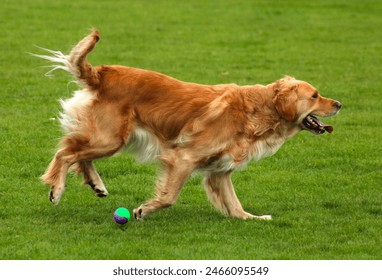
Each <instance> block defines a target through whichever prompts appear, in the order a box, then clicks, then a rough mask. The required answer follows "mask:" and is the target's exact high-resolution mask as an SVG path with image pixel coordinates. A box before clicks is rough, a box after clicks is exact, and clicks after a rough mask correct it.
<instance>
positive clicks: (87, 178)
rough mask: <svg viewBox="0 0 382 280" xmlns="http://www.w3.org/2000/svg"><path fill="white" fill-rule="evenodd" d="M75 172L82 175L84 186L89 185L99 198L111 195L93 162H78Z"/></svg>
mask: <svg viewBox="0 0 382 280" xmlns="http://www.w3.org/2000/svg"><path fill="white" fill-rule="evenodd" d="M75 171H76V172H77V173H82V175H83V177H84V182H83V184H87V185H89V186H90V187H91V189H92V190H93V191H94V193H95V194H96V195H97V196H98V197H105V196H107V195H108V194H109V193H108V191H107V189H106V187H105V185H104V183H103V182H102V179H101V177H100V176H99V174H98V172H97V170H96V169H95V167H94V165H93V162H92V161H90V160H88V161H86V160H83V161H80V162H78V163H77V164H76V168H75Z"/></svg>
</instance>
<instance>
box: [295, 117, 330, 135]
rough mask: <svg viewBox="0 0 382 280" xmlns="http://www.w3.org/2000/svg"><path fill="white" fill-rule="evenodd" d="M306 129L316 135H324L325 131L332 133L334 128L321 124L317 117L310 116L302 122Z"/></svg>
mask: <svg viewBox="0 0 382 280" xmlns="http://www.w3.org/2000/svg"><path fill="white" fill-rule="evenodd" d="M302 124H303V125H304V128H305V129H307V130H309V131H310V132H313V133H315V134H323V133H325V131H327V132H329V133H332V132H333V126H331V125H328V124H326V123H323V122H321V121H320V120H319V119H318V118H317V117H315V116H313V115H308V116H307V117H306V118H304V119H303V120H302Z"/></svg>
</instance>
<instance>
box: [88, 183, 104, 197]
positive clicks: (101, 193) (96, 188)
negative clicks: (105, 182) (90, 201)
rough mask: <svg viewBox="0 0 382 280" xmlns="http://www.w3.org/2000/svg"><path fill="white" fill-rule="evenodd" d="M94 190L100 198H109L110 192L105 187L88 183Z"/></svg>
mask: <svg viewBox="0 0 382 280" xmlns="http://www.w3.org/2000/svg"><path fill="white" fill-rule="evenodd" d="M87 184H88V185H89V186H90V187H91V188H92V190H93V192H94V193H95V195H96V196H98V197H105V196H108V194H109V192H108V191H107V189H106V188H105V187H104V186H98V185H96V184H94V183H93V182H88V183H87Z"/></svg>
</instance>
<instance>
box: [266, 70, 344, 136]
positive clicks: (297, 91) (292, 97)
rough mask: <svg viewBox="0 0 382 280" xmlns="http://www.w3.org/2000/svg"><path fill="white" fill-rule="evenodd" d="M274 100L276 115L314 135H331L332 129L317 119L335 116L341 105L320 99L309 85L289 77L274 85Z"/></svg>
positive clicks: (330, 100) (333, 101)
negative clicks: (326, 133)
mask: <svg viewBox="0 0 382 280" xmlns="http://www.w3.org/2000/svg"><path fill="white" fill-rule="evenodd" d="M274 94H275V95H274V98H273V103H274V105H275V108H276V111H277V113H278V114H279V115H280V116H281V118H283V119H284V120H286V121H287V122H291V123H294V124H296V125H298V126H299V127H300V128H301V129H305V130H309V131H310V132H312V133H315V134H323V133H325V131H327V132H329V133H331V132H332V131H333V127H332V126H331V125H327V124H325V123H323V122H321V121H320V120H319V119H318V118H317V116H319V117H329V116H333V115H335V114H337V112H338V111H339V110H340V108H341V103H340V102H338V101H336V100H333V99H330V98H325V97H322V96H321V95H320V94H319V92H318V91H317V90H316V89H315V88H314V87H313V86H312V85H310V84H308V83H307V82H304V81H299V80H296V79H294V78H291V77H285V78H283V79H281V80H279V81H277V82H276V83H275V84H274Z"/></svg>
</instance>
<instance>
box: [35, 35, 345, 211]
mask: <svg viewBox="0 0 382 280" xmlns="http://www.w3.org/2000/svg"><path fill="white" fill-rule="evenodd" d="M98 40H99V33H98V31H97V30H93V31H92V32H91V34H89V35H88V36H87V37H85V38H84V39H83V40H82V41H80V42H79V43H78V44H77V46H75V47H74V48H73V49H72V51H71V53H70V54H69V55H67V56H66V55H63V54H62V53H61V52H53V51H50V52H51V53H52V54H53V56H39V57H42V58H44V59H48V60H50V61H54V62H56V63H59V64H58V65H55V66H54V68H53V69H52V71H53V70H55V69H64V70H66V71H68V72H70V73H72V74H73V75H74V76H75V77H76V79H77V81H78V82H79V84H80V85H81V89H80V90H79V91H77V92H76V93H75V94H74V96H73V98H72V99H69V100H67V101H62V102H61V103H62V107H63V112H62V114H61V124H62V126H63V129H64V131H65V133H66V134H65V136H64V137H63V139H62V141H61V148H60V149H59V150H58V151H57V153H56V155H55V156H54V158H53V160H52V162H51V163H50V165H49V167H48V169H47V170H46V172H45V174H44V175H43V176H42V180H43V182H44V183H46V184H48V185H50V186H51V192H50V200H51V201H52V202H53V203H55V204H57V203H58V202H59V200H60V198H61V196H62V194H63V192H64V186H65V178H66V174H67V172H68V169H69V167H71V166H72V167H73V168H74V169H75V170H76V171H77V172H79V173H82V174H83V177H84V182H85V183H87V184H89V185H90V186H91V187H92V189H93V190H94V191H95V193H96V194H97V195H98V196H105V195H107V194H108V192H107V190H106V188H105V186H104V184H103V182H102V180H101V178H100V176H99V175H98V173H97V171H96V170H95V168H94V166H93V164H92V161H93V160H95V159H98V158H101V157H107V156H111V155H113V154H115V153H116V152H118V151H120V150H121V149H123V148H124V147H126V146H127V147H130V150H131V151H132V152H134V153H136V154H137V155H138V157H139V158H141V159H142V160H143V161H145V160H151V159H158V160H159V161H160V162H161V163H162V165H161V166H162V170H161V176H160V178H159V180H158V182H157V186H156V194H155V197H154V198H153V199H151V200H148V201H147V202H146V203H144V204H142V205H141V206H139V207H138V208H137V209H134V215H135V217H136V218H137V219H142V218H143V217H144V216H146V215H148V214H150V213H152V212H154V211H156V210H158V209H161V208H164V207H168V206H171V205H173V204H174V203H175V201H176V199H177V197H178V195H179V193H180V191H181V189H182V186H183V184H184V183H185V181H186V180H187V178H188V177H189V176H190V174H191V173H192V172H193V171H195V170H200V171H202V172H203V173H204V176H205V179H204V187H205V189H206V192H207V194H208V197H209V199H210V200H211V202H212V203H213V205H214V206H215V207H216V208H217V209H218V210H220V211H222V212H224V213H226V214H228V215H229V216H232V217H238V218H242V219H247V218H260V219H270V218H271V216H268V215H265V216H255V215H252V214H250V213H247V212H245V211H244V210H243V208H242V206H241V204H240V202H239V200H238V198H237V196H236V194H235V191H234V188H233V185H232V182H231V174H232V172H233V171H234V170H235V169H237V168H240V167H243V166H245V165H246V163H247V162H248V161H250V160H251V159H254V160H259V159H261V158H262V157H264V156H268V155H272V154H274V153H275V152H276V151H277V150H278V149H279V148H280V146H281V145H282V144H283V143H284V142H285V141H286V140H287V139H289V138H291V137H292V136H293V135H295V134H296V133H298V132H299V131H301V130H302V129H308V128H307V126H306V125H304V123H306V118H307V116H311V115H318V116H323V117H325V116H330V115H334V114H336V113H337V111H338V110H339V108H340V107H341V104H340V103H339V102H338V101H335V100H332V99H328V98H324V97H321V96H320V95H319V94H318V92H317V90H316V89H315V88H314V87H313V86H311V85H310V84H308V83H306V82H303V81H298V80H296V79H294V78H291V77H285V78H283V79H281V80H279V81H276V82H275V83H272V84H269V85H266V86H263V85H254V86H238V85H236V84H227V85H201V84H195V83H188V82H182V81H179V80H176V79H174V78H171V77H169V76H166V75H163V74H160V73H157V72H153V71H148V70H142V69H136V68H131V67H124V66H116V65H111V66H104V65H102V66H97V67H93V66H91V65H90V64H89V63H88V62H87V60H86V56H87V54H88V53H89V52H90V51H91V50H92V49H93V48H94V46H95V44H96V42H97V41H98ZM310 123H311V124H310V125H309V126H313V128H312V129H308V130H311V131H312V132H315V133H323V132H325V130H327V131H329V132H331V130H332V128H331V127H330V126H328V125H325V124H322V123H320V122H319V121H318V120H317V121H311V122H310ZM312 123H313V124H312Z"/></svg>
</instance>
